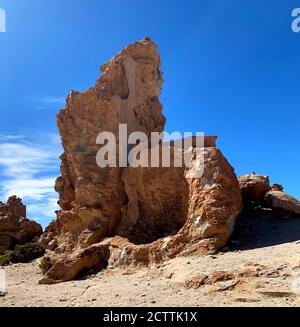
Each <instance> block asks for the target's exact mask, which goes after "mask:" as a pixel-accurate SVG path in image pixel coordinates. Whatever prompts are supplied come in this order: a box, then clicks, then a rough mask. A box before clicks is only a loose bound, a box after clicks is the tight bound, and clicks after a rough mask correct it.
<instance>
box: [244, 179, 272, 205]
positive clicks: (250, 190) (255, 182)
mask: <svg viewBox="0 0 300 327" xmlns="http://www.w3.org/2000/svg"><path fill="white" fill-rule="evenodd" d="M239 183H240V188H241V191H242V196H243V201H244V202H255V203H263V202H264V200H265V196H266V194H267V193H268V191H270V189H271V187H270V180H269V177H268V176H262V175H256V174H255V173H252V174H249V175H245V176H241V177H240V178H239Z"/></svg>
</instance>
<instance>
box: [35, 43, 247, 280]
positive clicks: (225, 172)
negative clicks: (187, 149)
mask: <svg viewBox="0 0 300 327" xmlns="http://www.w3.org/2000/svg"><path fill="white" fill-rule="evenodd" d="M101 71H102V73H103V74H102V76H101V77H100V78H99V79H98V81H97V82H96V85H95V86H94V87H93V88H90V89H88V90H87V91H85V92H83V93H79V92H72V93H71V94H70V95H69V96H68V98H67V104H66V107H65V109H63V110H62V111H61V112H60V113H59V114H58V116H57V124H58V127H59V132H60V135H61V139H62V144H63V147H64V151H65V152H64V154H63V155H62V156H61V160H62V164H61V174H62V176H61V177H59V178H58V179H57V181H56V185H55V187H56V190H57V192H58V193H59V195H60V200H59V205H60V207H61V210H60V211H59V212H58V213H57V220H55V221H54V222H52V223H51V224H50V225H49V227H48V228H47V229H46V232H45V233H44V235H43V237H42V243H43V244H44V245H45V246H46V247H48V248H49V249H51V250H55V251H56V253H62V257H61V261H59V262H58V263H57V264H55V265H54V267H53V268H52V269H50V271H49V272H48V273H47V276H46V277H45V278H44V279H43V280H42V281H41V282H42V283H54V282H61V281H66V280H70V279H72V278H74V277H76V275H77V274H78V273H79V272H80V271H82V270H83V269H85V268H92V267H93V266H96V265H99V264H100V265H102V266H105V265H107V264H109V265H112V266H113V265H123V264H124V265H138V264H149V263H154V262H160V261H162V260H166V259H168V258H172V257H175V256H178V255H190V254H199V255H200V254H205V253H208V252H214V251H216V250H217V249H219V248H220V247H222V246H224V245H225V244H226V242H227V240H228V239H229V237H230V235H231V233H232V231H233V228H234V223H235V220H236V218H237V216H238V214H239V213H240V211H241V208H242V199H241V193H240V189H239V183H238V180H237V177H236V175H235V173H234V170H233V168H232V167H231V166H230V164H229V163H228V162H227V160H226V159H225V158H224V156H223V155H222V153H221V152H220V150H219V149H217V147H216V144H215V138H214V137H206V138H205V139H204V147H202V148H199V147H198V146H197V145H195V144H193V146H192V155H193V157H194V158H197V154H198V153H199V151H200V152H201V151H202V152H201V153H202V155H203V157H204V167H205V169H204V174H203V176H202V177H201V178H187V176H189V173H191V171H192V170H194V169H195V166H187V165H184V166H183V167H182V168H176V167H175V166H172V167H170V168H163V167H162V166H161V165H159V166H158V167H157V168H142V167H138V168H132V167H126V165H125V166H124V167H119V168H100V167H99V166H97V163H96V155H97V151H98V150H99V145H97V144H96V138H97V135H98V134H99V133H100V132H103V131H107V132H112V133H113V134H114V135H116V139H117V142H118V143H120V139H121V137H122V136H121V135H119V124H127V126H128V134H130V133H131V132H133V131H141V132H144V133H145V134H146V135H147V136H150V134H151V132H162V131H163V129H164V125H165V118H164V116H163V115H162V105H161V104H160V102H159V96H160V92H161V87H162V82H163V81H162V73H161V71H160V57H159V54H158V52H157V47H156V45H155V44H154V43H153V42H152V41H151V40H150V39H149V38H146V39H144V40H142V41H139V42H137V43H134V44H132V45H130V46H128V47H127V48H126V49H125V50H123V51H121V52H120V53H119V54H118V55H117V56H115V57H114V58H113V59H112V60H111V61H109V62H108V63H106V64H105V65H103V66H102V67H101ZM162 146H164V145H162V144H160V145H159V147H160V151H161V147H162ZM168 146H169V148H170V151H171V154H172V158H173V156H174V155H175V154H174V153H175V152H176V151H177V149H176V146H175V145H174V144H172V143H169V145H168ZM145 151H150V150H148V149H147V148H146V149H145ZM126 155H127V153H126ZM118 160H121V158H120V157H118ZM198 163H199V162H198ZM198 163H197V160H195V165H196V166H197V164H198ZM126 164H127V162H126Z"/></svg>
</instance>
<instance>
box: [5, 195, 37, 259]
mask: <svg viewBox="0 0 300 327" xmlns="http://www.w3.org/2000/svg"><path fill="white" fill-rule="evenodd" d="M42 233H43V229H42V227H41V226H40V225H39V224H38V223H36V222H35V221H32V220H29V219H27V218H26V207H25V206H24V205H23V204H22V201H21V199H19V198H17V197H16V196H12V197H10V198H9V199H8V201H7V203H6V204H2V203H0V254H1V253H3V252H4V251H6V250H8V249H10V248H11V247H12V246H13V245H15V244H17V243H25V242H30V241H31V240H32V239H33V238H35V237H36V236H40V235H41V234H42Z"/></svg>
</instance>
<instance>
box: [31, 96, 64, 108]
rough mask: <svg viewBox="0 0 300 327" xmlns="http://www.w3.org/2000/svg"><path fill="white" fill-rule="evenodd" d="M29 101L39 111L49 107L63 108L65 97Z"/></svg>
mask: <svg viewBox="0 0 300 327" xmlns="http://www.w3.org/2000/svg"><path fill="white" fill-rule="evenodd" d="M31 100H32V101H33V102H35V103H36V105H37V108H39V109H44V108H50V107H54V108H57V107H59V106H64V105H65V103H66V98H65V97H55V96H49V95H44V96H38V97H33V98H31Z"/></svg>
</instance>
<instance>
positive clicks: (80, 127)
mask: <svg viewBox="0 0 300 327" xmlns="http://www.w3.org/2000/svg"><path fill="white" fill-rule="evenodd" d="M101 71H102V72H103V74H102V76H101V77H100V78H99V80H98V81H97V83H96V85H95V87H93V88H90V89H88V90H87V91H85V92H83V93H78V92H72V93H71V94H70V95H69V97H68V98H67V105H66V108H65V109H64V110H62V111H61V112H60V113H59V114H58V115H57V124H58V128H59V132H60V135H61V139H62V144H63V147H64V150H65V153H64V154H63V155H62V156H61V160H62V163H61V173H62V176H61V177H59V178H58V179H57V181H56V185H55V188H56V190H57V192H58V193H59V195H60V200H59V205H60V207H61V209H62V210H61V211H60V212H59V213H58V215H57V220H58V222H59V223H56V222H54V223H53V224H52V225H51V227H50V230H51V231H49V229H48V230H47V232H46V234H45V235H44V237H43V243H44V244H49V243H50V242H52V245H53V244H54V243H56V241H53V237H56V238H58V239H59V238H60V235H62V237H63V238H64V242H63V244H62V240H61V238H60V241H59V240H58V242H57V243H58V244H60V247H61V250H62V251H65V250H70V249H72V248H74V247H76V245H80V246H83V247H86V246H89V245H91V244H93V243H96V242H99V241H100V240H102V239H103V237H106V236H107V235H110V234H113V233H114V231H115V229H116V227H117V226H118V224H119V223H120V221H121V217H122V207H123V206H126V204H127V196H126V192H125V188H124V185H123V182H122V179H121V175H122V170H123V169H121V168H106V169H102V168H99V167H98V166H97V163H96V154H97V151H98V150H99V145H97V144H96V138H97V135H98V134H99V133H100V132H112V133H113V134H114V135H115V136H116V137H117V141H119V140H118V138H119V124H127V129H128V134H130V133H131V132H133V131H141V132H144V133H146V134H147V135H150V133H151V132H154V131H157V132H162V131H163V128H164V125H165V118H164V116H163V115H162V105H161V104H160V102H159V100H158V97H159V95H160V92H161V87H162V83H163V81H162V73H161V71H160V56H159V54H158V52H157V47H156V45H155V44H154V43H153V42H152V41H150V40H143V41H140V42H137V43H135V44H132V45H130V46H128V47H127V48H126V49H125V50H123V51H121V52H120V53H119V54H118V55H117V56H115V57H114V58H113V59H112V60H111V61H109V62H108V63H106V64H104V65H103V66H102V67H101ZM53 233H56V234H57V236H55V235H54V234H53ZM49 234H51V235H49ZM67 236H68V237H67Z"/></svg>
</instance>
